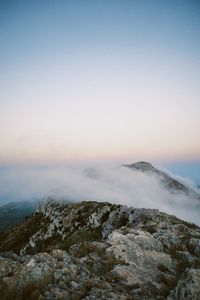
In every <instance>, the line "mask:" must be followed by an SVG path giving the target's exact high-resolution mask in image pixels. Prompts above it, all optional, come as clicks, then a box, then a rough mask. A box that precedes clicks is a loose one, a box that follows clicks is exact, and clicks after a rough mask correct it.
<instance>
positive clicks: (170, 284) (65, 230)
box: [0, 199, 200, 300]
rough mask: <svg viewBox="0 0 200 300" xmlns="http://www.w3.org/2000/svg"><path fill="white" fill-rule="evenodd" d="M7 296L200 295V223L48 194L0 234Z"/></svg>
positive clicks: (0, 294) (0, 290)
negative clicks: (58, 200) (64, 199)
mask: <svg viewBox="0 0 200 300" xmlns="http://www.w3.org/2000/svg"><path fill="white" fill-rule="evenodd" d="M0 299H2V300H12V299H16V300H23V299H29V300H36V299H39V300H43V299H48V300H53V299H60V300H61V299H64V300H65V299H69V300H71V299H72V300H78V299H85V300H92V299H105V300H107V299H124V300H125V299H138V300H139V299H140V300H142V299H145V300H151V299H152V300H153V299H168V300H176V299H177V300H178V299H179V300H184V299H187V300H190V299H191V300H199V299H200V228H199V227H198V226H196V225H194V224H191V223H187V222H185V221H182V220H180V219H178V218H176V217H175V216H170V215H167V214H165V213H162V212H159V211H158V210H155V209H137V208H133V207H126V206H122V205H115V204H110V203H106V202H104V203H99V202H81V203H66V202H56V201H54V200H52V199H48V200H46V201H44V202H42V203H41V204H40V205H39V207H38V209H37V210H36V211H35V212H34V213H33V215H32V216H31V217H29V218H26V220H25V221H24V222H23V223H21V224H19V225H17V226H15V227H13V228H12V229H9V230H8V231H6V232H3V233H1V234H0Z"/></svg>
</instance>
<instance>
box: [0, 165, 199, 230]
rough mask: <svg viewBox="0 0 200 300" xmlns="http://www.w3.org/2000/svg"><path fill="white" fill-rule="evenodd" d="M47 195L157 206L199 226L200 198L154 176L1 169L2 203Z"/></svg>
mask: <svg viewBox="0 0 200 300" xmlns="http://www.w3.org/2000/svg"><path fill="white" fill-rule="evenodd" d="M186 183H187V182H186ZM188 185H191V182H188ZM46 196H51V197H54V198H56V199H66V200H69V201H82V200H96V201H108V202H112V203H118V204H123V205H128V206H133V207H138V208H142V207H144V208H156V209H159V210H161V211H164V212H166V213H169V214H173V215H176V216H177V217H179V218H182V219H184V220H187V221H190V222H194V223H196V224H198V225H200V218H199V208H200V201H198V200H197V199H194V198H192V197H191V196H187V195H184V194H182V193H175V194H172V193H170V191H168V190H167V189H166V188H164V187H163V186H162V185H161V183H160V181H159V179H158V178H157V177H156V176H154V175H147V174H144V173H141V172H139V171H133V170H131V169H129V168H125V167H118V168H113V167H110V166H107V167H99V166H96V167H94V166H91V167H85V166H65V167H43V168H36V167H34V168H31V167H29V168H28V167H26V168H19V167H15V168H14V167H12V168H3V169H0V204H4V203H8V202H11V201H21V200H29V201H32V200H37V199H41V198H44V197H46Z"/></svg>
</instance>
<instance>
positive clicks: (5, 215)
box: [0, 201, 36, 232]
mask: <svg viewBox="0 0 200 300" xmlns="http://www.w3.org/2000/svg"><path fill="white" fill-rule="evenodd" d="M35 208H36V204H35V203H34V202H28V201H19V202H11V203H8V204H5V205H2V206H0V232H1V231H4V230H6V229H8V228H11V227H13V226H14V225H16V224H18V223H21V222H22V221H23V220H24V219H25V218H26V217H28V216H30V215H31V214H32V213H33V212H34V210H35Z"/></svg>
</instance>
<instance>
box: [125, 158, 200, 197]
mask: <svg viewBox="0 0 200 300" xmlns="http://www.w3.org/2000/svg"><path fill="white" fill-rule="evenodd" d="M123 166H124V167H127V168H129V169H132V170H133V171H137V172H138V171H139V172H143V173H145V174H147V175H150V176H151V175H154V176H156V177H157V178H158V180H159V181H160V182H161V184H162V185H163V186H164V187H165V188H167V189H168V190H169V191H170V192H171V193H177V192H178V193H183V194H185V195H190V196H191V197H193V198H195V199H197V200H198V201H200V194H199V192H197V191H195V190H194V189H193V188H191V187H189V186H187V185H185V184H184V183H183V182H180V181H179V180H178V179H177V178H174V177H173V176H172V175H171V174H170V175H169V174H167V173H166V172H165V171H163V170H159V169H158V168H155V167H154V166H153V165H152V164H151V163H149V162H146V161H139V162H136V163H132V164H127V165H126V164H125V165H123Z"/></svg>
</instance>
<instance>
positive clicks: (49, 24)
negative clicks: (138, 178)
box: [0, 0, 200, 164]
mask: <svg viewBox="0 0 200 300" xmlns="http://www.w3.org/2000/svg"><path fill="white" fill-rule="evenodd" d="M199 115H200V2H199V1H193V0H188V1H184V0H182V1H153V0H152V1H147V0H146V1H139V0H138V1H134V0H132V1H126V0H125V1H122V0H121V1H118V0H115V1H109V0H107V1H51V0H49V1H17V0H16V1H2V0H0V136H1V140H0V163H4V164H11V163H37V164H38V163H51V162H63V161H69V160H85V159H119V160H126V161H127V160H131V161H133V160H160V161H162V160H163V161H167V160H173V161H176V160H181V161H188V160H189V161H190V160H195V161H198V160H200V130H199V128H200V117H199Z"/></svg>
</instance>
